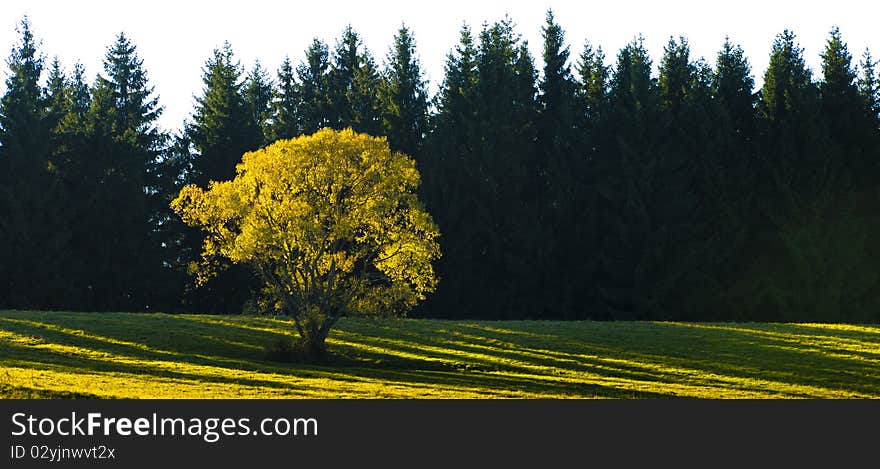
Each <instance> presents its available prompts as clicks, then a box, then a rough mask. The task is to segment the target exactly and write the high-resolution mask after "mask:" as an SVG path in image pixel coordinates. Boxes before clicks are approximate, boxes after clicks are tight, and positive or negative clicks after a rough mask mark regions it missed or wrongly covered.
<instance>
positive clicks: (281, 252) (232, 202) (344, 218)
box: [171, 129, 440, 354]
mask: <svg viewBox="0 0 880 469" xmlns="http://www.w3.org/2000/svg"><path fill="white" fill-rule="evenodd" d="M418 185H419V173H418V171H417V170H416V167H415V162H414V161H413V160H412V158H410V157H408V156H406V155H404V154H401V153H392V152H391V151H390V150H389V147H388V144H387V142H386V140H385V139H384V138H376V137H371V136H369V135H366V134H359V133H355V132H353V131H352V130H351V129H346V130H342V131H335V130H330V129H322V130H319V131H318V132H317V133H315V134H313V135H309V136H302V137H298V138H295V139H292V140H280V141H278V142H276V143H274V144H272V145H270V146H268V147H266V148H264V149H261V150H258V151H254V152H249V153H246V154H245V155H244V157H243V159H242V162H241V163H239V164H238V165H237V167H236V176H235V178H234V179H233V180H231V181H225V182H216V181H212V182H210V184H209V187H208V189H207V190H203V189H202V188H200V187H197V186H194V185H191V186H188V187H185V188H183V190H181V191H180V194H179V195H178V197H177V198H176V199H175V200H174V201H173V202H172V203H171V207H172V208H173V209H174V211H175V212H176V213H177V214H178V215H180V216H181V218H182V219H183V221H184V222H185V223H187V224H188V225H190V226H193V227H198V228H200V229H202V230H204V231H205V232H206V234H207V237H206V239H205V243H204V246H203V252H202V262H201V263H200V264H199V266H198V269H197V272H198V277H197V278H198V280H199V281H200V282H204V281H206V280H207V279H209V278H210V276H211V275H213V274H214V273H215V268H214V266H215V265H217V262H215V261H216V260H217V259H218V258H220V257H225V258H228V259H229V260H231V261H232V262H233V263H242V264H247V265H250V266H252V267H253V268H254V269H255V271H256V272H257V273H258V274H259V276H260V277H261V278H262V280H263V281H264V282H265V291H266V293H267V294H268V298H269V299H270V303H269V306H270V307H271V308H273V309H274V310H276V311H279V312H282V313H284V314H286V315H289V316H291V317H292V318H293V320H294V324H295V325H296V329H297V332H298V333H299V336H300V339H301V345H302V346H303V347H304V348H303V350H304V351H305V352H307V353H312V354H315V353H318V354H320V353H322V352H323V351H324V349H325V345H324V344H325V339H326V338H327V334H328V333H329V332H330V329H331V328H332V327H333V325H334V324H335V323H336V322H337V320H339V318H341V317H343V316H347V315H369V316H390V315H402V314H405V313H406V311H408V310H409V309H410V308H412V307H413V306H414V305H415V304H416V303H417V302H418V301H420V300H423V299H424V298H425V295H426V294H428V293H430V292H432V291H433V290H434V288H435V285H436V283H437V280H436V276H435V275H434V269H433V266H432V264H431V261H433V260H435V259H437V258H438V257H439V256H440V248H439V245H438V244H437V241H436V239H437V237H438V236H439V232H438V230H437V227H436V225H435V224H434V221H433V220H432V218H431V216H430V214H428V213H427V212H426V211H425V209H424V208H423V206H422V204H421V202H420V201H419V200H418V197H417V195H416V189H417V187H418Z"/></svg>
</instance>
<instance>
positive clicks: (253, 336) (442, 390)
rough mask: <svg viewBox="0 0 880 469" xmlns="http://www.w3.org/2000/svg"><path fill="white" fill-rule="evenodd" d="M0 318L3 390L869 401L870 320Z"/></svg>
mask: <svg viewBox="0 0 880 469" xmlns="http://www.w3.org/2000/svg"><path fill="white" fill-rule="evenodd" d="M291 330H292V325H291V324H290V323H289V322H287V321H285V320H281V319H272V318H264V317H244V316H200V315H165V314H125V313H55V312H20V311H15V312H9V311H7V312H0V397H5V398H42V397H45V398H67V397H76V398H92V397H100V398H162V399H167V398H221V397H223V398H595V397H598V398H672V397H695V398H880V326H877V325H864V326H855V325H829V324H734V323H704V324H694V323H649V322H607V323H602V322H546V321H508V322H490V321H485V322H482V321H437V320H413V319H407V320H384V321H379V322H374V321H366V320H345V321H342V322H341V323H340V324H339V327H338V329H337V330H335V331H334V332H332V333H331V336H330V339H329V346H330V350H331V351H332V353H331V355H330V357H329V358H328V359H327V362H326V363H322V364H308V365H304V364H290V363H277V362H272V361H269V360H267V359H266V352H265V347H266V346H267V345H269V344H273V343H275V342H277V341H278V339H279V338H282V337H284V336H285V335H287V334H288V333H289V332H290V331H291Z"/></svg>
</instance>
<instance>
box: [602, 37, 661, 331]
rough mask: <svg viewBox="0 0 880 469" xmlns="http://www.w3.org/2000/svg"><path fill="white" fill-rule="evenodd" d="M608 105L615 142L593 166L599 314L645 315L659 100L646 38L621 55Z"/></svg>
mask: <svg viewBox="0 0 880 469" xmlns="http://www.w3.org/2000/svg"><path fill="white" fill-rule="evenodd" d="M609 101H610V104H609V106H610V112H609V114H610V115H609V116H608V117H607V118H608V122H607V126H608V127H606V128H607V129H609V132H611V134H610V135H609V136H608V138H610V139H611V142H612V143H611V144H610V145H609V147H608V148H607V150H606V151H604V152H603V154H602V155H601V157H600V158H598V159H597V160H596V161H595V164H594V168H595V169H594V171H595V173H596V191H597V194H598V200H597V209H596V210H597V224H598V225H599V226H600V231H599V233H598V243H599V244H598V245H599V248H598V250H597V251H598V261H597V266H596V269H597V272H596V282H595V286H596V296H597V302H596V315H597V316H599V317H615V318H634V317H647V314H648V311H647V309H648V308H649V307H650V305H649V304H646V303H647V301H646V298H645V295H644V292H645V291H646V287H647V283H648V279H646V278H645V275H644V268H643V262H644V259H645V256H646V252H647V249H648V240H649V236H650V235H651V229H652V219H651V215H650V208H649V206H648V203H649V197H650V189H651V184H652V182H653V179H652V177H651V171H652V169H653V162H654V159H655V157H656V156H655V149H654V147H653V142H654V134H655V131H656V125H655V123H656V122H657V116H658V97H657V83H656V80H655V79H654V78H652V76H651V59H650V57H649V56H648V52H647V50H646V49H645V46H644V39H643V38H641V37H638V38H636V39H635V40H633V41H632V42H630V43H629V44H627V45H626V46H625V47H624V48H623V49H621V50H620V52H619V53H618V56H617V64H616V66H615V69H614V72H613V74H612V77H611V80H610V83H609Z"/></svg>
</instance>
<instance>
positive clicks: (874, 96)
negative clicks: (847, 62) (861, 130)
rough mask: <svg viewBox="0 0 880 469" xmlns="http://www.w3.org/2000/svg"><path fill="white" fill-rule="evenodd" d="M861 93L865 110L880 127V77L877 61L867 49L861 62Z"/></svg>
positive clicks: (859, 81)
mask: <svg viewBox="0 0 880 469" xmlns="http://www.w3.org/2000/svg"><path fill="white" fill-rule="evenodd" d="M859 65H860V67H859V68H860V70H861V75H860V76H859V80H858V83H859V94H860V95H861V97H862V100H863V101H864V103H865V111H866V112H867V114H868V117H869V118H870V119H872V120H873V122H874V127H880V78H878V77H877V70H876V67H877V62H876V61H875V60H873V59H872V57H871V51H870V50H867V49H866V50H865V53H864V54H863V55H862V62H861V63H860V64H859Z"/></svg>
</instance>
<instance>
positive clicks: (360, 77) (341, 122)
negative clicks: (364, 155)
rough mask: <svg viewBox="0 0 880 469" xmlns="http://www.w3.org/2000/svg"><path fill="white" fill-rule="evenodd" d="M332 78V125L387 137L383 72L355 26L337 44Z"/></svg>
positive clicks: (347, 30) (344, 33)
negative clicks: (383, 108)
mask: <svg viewBox="0 0 880 469" xmlns="http://www.w3.org/2000/svg"><path fill="white" fill-rule="evenodd" d="M329 78H330V88H329V91H330V93H329V95H330V99H329V123H330V126H331V127H333V128H335V129H342V128H346V127H352V128H353V129H354V130H355V131H357V132H366V133H369V134H371V135H384V133H385V132H384V129H383V128H382V115H381V112H382V110H381V103H380V101H379V96H380V93H381V92H380V87H381V81H380V79H379V72H378V70H377V69H376V64H375V62H374V60H373V58H372V56H371V55H370V53H369V51H368V50H366V48H365V47H364V45H363V43H362V41H361V38H360V36H359V35H358V34H357V32H355V31H354V29H352V27H351V25H348V26H346V27H345V29H344V30H343V32H342V37H340V39H339V41H338V43H337V46H336V51H335V53H334V55H333V63H332V67H331V70H330V77H329Z"/></svg>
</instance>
